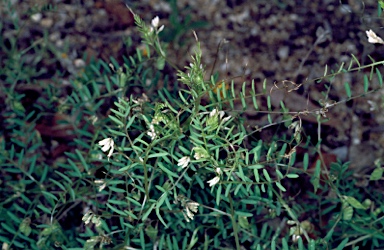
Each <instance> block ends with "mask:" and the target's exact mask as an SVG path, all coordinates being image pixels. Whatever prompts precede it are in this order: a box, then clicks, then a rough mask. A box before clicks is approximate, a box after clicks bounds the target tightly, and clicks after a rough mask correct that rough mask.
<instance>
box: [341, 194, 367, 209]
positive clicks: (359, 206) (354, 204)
mask: <svg viewBox="0 0 384 250" xmlns="http://www.w3.org/2000/svg"><path fill="white" fill-rule="evenodd" d="M343 199H344V200H345V201H346V202H347V203H348V204H349V205H351V206H352V207H354V208H356V209H364V210H365V209H367V208H368V207H366V206H364V205H363V204H361V203H360V202H359V201H358V200H356V199H355V197H352V196H345V195H344V196H343Z"/></svg>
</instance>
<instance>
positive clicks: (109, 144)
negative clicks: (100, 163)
mask: <svg viewBox="0 0 384 250" xmlns="http://www.w3.org/2000/svg"><path fill="white" fill-rule="evenodd" d="M99 145H100V146H102V148H101V150H102V151H103V152H107V151H108V150H109V152H108V159H109V158H110V157H111V156H112V154H113V149H114V146H115V142H114V141H113V139H112V138H106V139H104V140H101V141H99Z"/></svg>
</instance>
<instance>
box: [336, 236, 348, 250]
mask: <svg viewBox="0 0 384 250" xmlns="http://www.w3.org/2000/svg"><path fill="white" fill-rule="evenodd" d="M348 240H349V238H345V239H344V240H343V241H342V242H341V243H340V244H339V245H338V246H337V248H336V250H343V249H344V247H345V245H346V244H347V243H348Z"/></svg>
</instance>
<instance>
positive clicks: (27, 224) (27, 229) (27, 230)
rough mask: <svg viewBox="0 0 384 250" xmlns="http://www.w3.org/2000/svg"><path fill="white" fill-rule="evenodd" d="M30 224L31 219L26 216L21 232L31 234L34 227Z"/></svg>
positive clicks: (20, 227) (26, 234)
mask: <svg viewBox="0 0 384 250" xmlns="http://www.w3.org/2000/svg"><path fill="white" fill-rule="evenodd" d="M30 224H31V219H30V218H25V219H24V220H23V221H22V222H21V224H20V226H19V230H20V232H22V233H23V234H24V235H25V236H29V235H30V234H31V232H32V228H31V226H30Z"/></svg>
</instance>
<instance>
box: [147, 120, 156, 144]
mask: <svg viewBox="0 0 384 250" xmlns="http://www.w3.org/2000/svg"><path fill="white" fill-rule="evenodd" d="M147 135H148V136H150V137H151V139H152V141H153V140H154V139H155V138H156V131H155V127H154V126H153V124H151V125H149V131H148V132H147Z"/></svg>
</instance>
